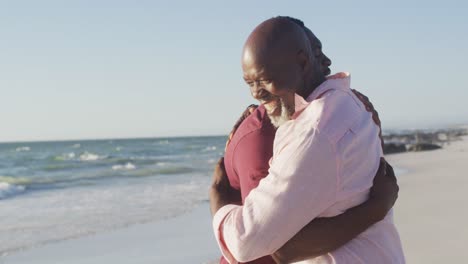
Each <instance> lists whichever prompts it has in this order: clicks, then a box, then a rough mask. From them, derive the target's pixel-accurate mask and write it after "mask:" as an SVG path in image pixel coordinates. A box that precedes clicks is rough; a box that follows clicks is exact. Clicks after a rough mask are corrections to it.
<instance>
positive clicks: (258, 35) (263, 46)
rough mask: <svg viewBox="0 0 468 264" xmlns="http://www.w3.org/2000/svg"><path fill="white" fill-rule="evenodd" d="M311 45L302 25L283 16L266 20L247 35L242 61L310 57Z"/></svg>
mask: <svg viewBox="0 0 468 264" xmlns="http://www.w3.org/2000/svg"><path fill="white" fill-rule="evenodd" d="M311 54H312V52H311V47H310V44H309V40H308V38H307V35H306V34H305V32H304V30H303V28H302V27H300V26H299V25H297V24H296V23H294V22H293V21H291V20H290V19H287V18H284V17H276V18H271V19H268V20H266V21H265V22H263V23H261V24H260V25H258V26H257V27H256V28H255V29H254V30H253V32H252V33H251V34H250V35H249V37H248V39H247V41H246V43H245V45H244V51H243V55H242V60H243V62H244V63H260V64H264V63H269V62H271V61H273V60H275V61H278V62H279V61H285V60H286V61H288V62H291V60H293V61H294V60H296V59H297V56H298V55H301V56H305V57H308V58H309V59H310V58H311Z"/></svg>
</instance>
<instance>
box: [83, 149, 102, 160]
mask: <svg viewBox="0 0 468 264" xmlns="http://www.w3.org/2000/svg"><path fill="white" fill-rule="evenodd" d="M102 158H103V157H102V156H99V155H97V154H94V153H90V152H87V151H86V152H84V153H83V154H81V155H80V160H81V161H95V160H99V159H102Z"/></svg>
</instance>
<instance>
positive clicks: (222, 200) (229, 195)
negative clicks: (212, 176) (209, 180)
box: [210, 184, 242, 216]
mask: <svg viewBox="0 0 468 264" xmlns="http://www.w3.org/2000/svg"><path fill="white" fill-rule="evenodd" d="M241 201H242V200H241V195H240V192H239V191H238V190H234V189H232V188H230V189H229V190H228V191H226V190H225V189H222V188H220V187H219V186H218V185H217V184H213V185H212V186H211V188H210V209H211V216H214V215H215V214H216V212H217V211H218V210H219V209H220V208H221V207H223V206H225V205H228V204H240V203H241Z"/></svg>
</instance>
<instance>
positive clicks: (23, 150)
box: [16, 146, 31, 152]
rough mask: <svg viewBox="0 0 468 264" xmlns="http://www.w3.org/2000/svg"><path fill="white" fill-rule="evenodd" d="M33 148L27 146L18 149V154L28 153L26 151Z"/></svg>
mask: <svg viewBox="0 0 468 264" xmlns="http://www.w3.org/2000/svg"><path fill="white" fill-rule="evenodd" d="M30 150H31V148H30V147H28V146H25V147H17V148H16V152H26V151H30Z"/></svg>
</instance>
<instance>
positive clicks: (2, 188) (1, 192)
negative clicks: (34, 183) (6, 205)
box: [0, 182, 25, 200]
mask: <svg viewBox="0 0 468 264" xmlns="http://www.w3.org/2000/svg"><path fill="white" fill-rule="evenodd" d="M24 190H25V188H24V186H21V185H14V184H10V183H7V182H0V200H1V199H5V198H7V197H8V196H12V195H15V194H18V193H22V192H24Z"/></svg>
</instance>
